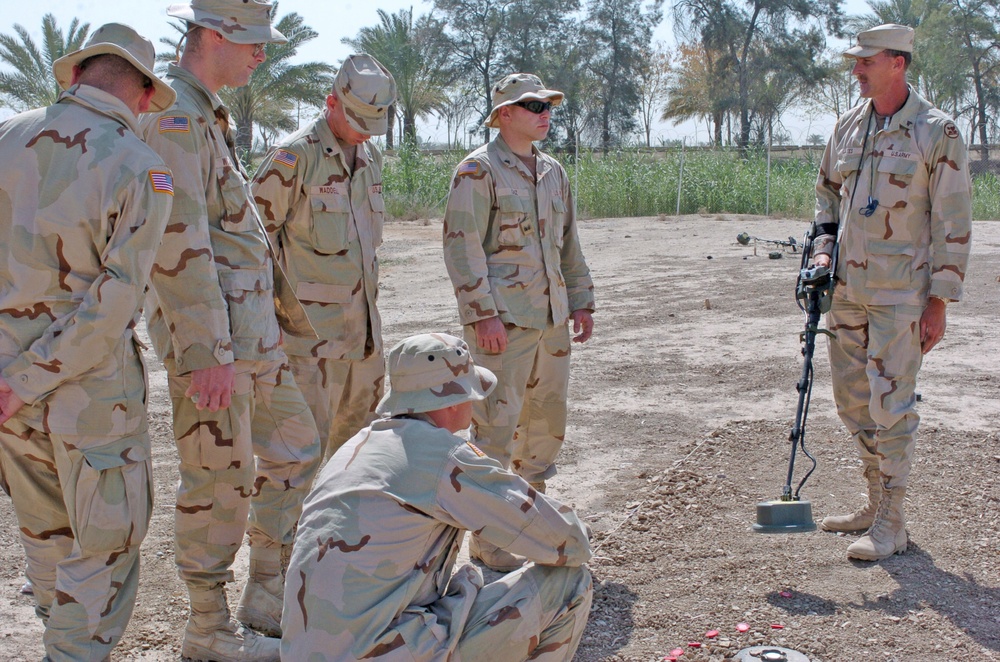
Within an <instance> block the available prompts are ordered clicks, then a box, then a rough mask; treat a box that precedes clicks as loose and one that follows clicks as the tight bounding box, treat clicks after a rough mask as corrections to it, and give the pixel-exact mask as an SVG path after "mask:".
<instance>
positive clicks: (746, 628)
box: [736, 623, 750, 632]
mask: <svg viewBox="0 0 1000 662" xmlns="http://www.w3.org/2000/svg"><path fill="white" fill-rule="evenodd" d="M736 629H737V630H739V631H740V632H747V631H749V630H750V626H749V625H747V624H746V623H737V624H736Z"/></svg>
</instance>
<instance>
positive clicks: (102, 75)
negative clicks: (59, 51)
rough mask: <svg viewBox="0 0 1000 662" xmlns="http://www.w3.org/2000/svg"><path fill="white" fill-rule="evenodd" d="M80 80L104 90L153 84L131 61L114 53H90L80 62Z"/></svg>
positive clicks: (142, 86) (150, 85)
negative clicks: (89, 55)
mask: <svg viewBox="0 0 1000 662" xmlns="http://www.w3.org/2000/svg"><path fill="white" fill-rule="evenodd" d="M78 66H79V67H80V80H81V81H82V82H86V83H87V84H88V85H93V86H94V87H99V88H101V89H102V90H105V91H114V90H121V89H123V86H126V85H131V86H134V87H141V88H147V87H152V86H153V81H152V80H150V78H149V76H147V75H146V74H144V73H142V72H141V71H139V70H138V69H136V68H135V65H133V64H132V63H131V62H129V61H128V60H126V59H125V58H123V57H121V56H120V55H115V54H114V53H101V54H100V55H92V56H91V57H88V58H87V59H85V60H83V61H82V62H80V64H79V65H78Z"/></svg>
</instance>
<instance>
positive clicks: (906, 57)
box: [885, 48, 913, 69]
mask: <svg viewBox="0 0 1000 662" xmlns="http://www.w3.org/2000/svg"><path fill="white" fill-rule="evenodd" d="M885 53H886V55H888V56H889V57H901V58H903V68H904V69H909V67H910V62H912V61H913V53H909V52H907V51H896V50H893V49H891V48H887V49H885Z"/></svg>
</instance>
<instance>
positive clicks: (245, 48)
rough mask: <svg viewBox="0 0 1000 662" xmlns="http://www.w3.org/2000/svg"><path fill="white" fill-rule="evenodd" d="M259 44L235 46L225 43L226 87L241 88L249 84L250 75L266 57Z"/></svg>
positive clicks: (231, 43)
mask: <svg viewBox="0 0 1000 662" xmlns="http://www.w3.org/2000/svg"><path fill="white" fill-rule="evenodd" d="M260 46H261V45H260V44H235V43H233V42H231V41H227V42H226V48H225V49H224V57H225V62H224V64H225V67H226V71H227V72H228V76H227V78H228V81H227V82H226V87H243V86H244V85H246V84H247V83H248V82H250V75H251V74H253V72H254V69H256V68H257V67H258V66H260V65H261V64H262V63H263V62H264V60H266V59H267V55H266V54H265V53H264V49H263V48H261V47H260Z"/></svg>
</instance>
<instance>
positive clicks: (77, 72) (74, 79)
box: [69, 64, 83, 86]
mask: <svg viewBox="0 0 1000 662" xmlns="http://www.w3.org/2000/svg"><path fill="white" fill-rule="evenodd" d="M81 75H83V69H81V68H80V65H78V64H74V65H73V74H72V75H71V76H70V79H69V84H70V86H73V85H76V84H77V83H79V82H80V76H81Z"/></svg>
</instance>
